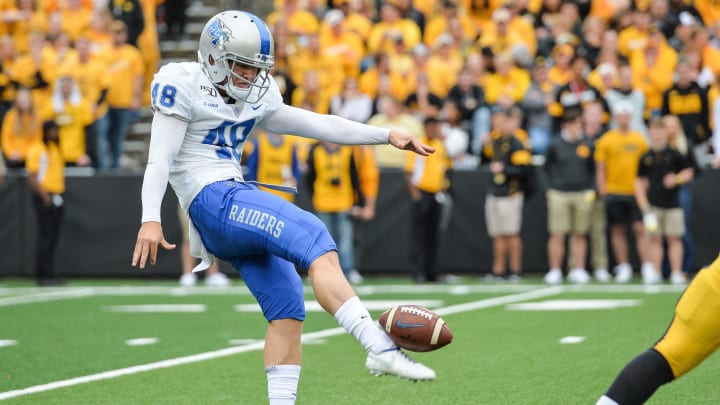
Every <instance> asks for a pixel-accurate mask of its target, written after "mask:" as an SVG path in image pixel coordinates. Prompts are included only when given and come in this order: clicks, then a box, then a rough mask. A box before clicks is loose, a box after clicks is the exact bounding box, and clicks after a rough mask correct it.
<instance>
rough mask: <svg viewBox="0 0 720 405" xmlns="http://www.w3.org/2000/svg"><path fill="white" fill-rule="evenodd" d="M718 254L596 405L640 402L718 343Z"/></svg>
mask: <svg viewBox="0 0 720 405" xmlns="http://www.w3.org/2000/svg"><path fill="white" fill-rule="evenodd" d="M719 292H720V256H718V258H717V259H715V261H714V262H713V263H712V264H711V265H710V266H708V267H707V268H705V269H703V270H701V271H700V272H699V273H698V274H697V275H696V276H695V278H694V279H693V281H692V282H691V283H690V285H688V288H687V289H686V290H685V292H684V293H683V295H682V296H681V297H680V300H679V301H678V303H677V306H676V307H675V316H674V317H673V320H672V322H671V323H670V326H669V327H668V329H667V331H666V332H665V334H664V335H663V336H662V337H661V338H660V340H659V341H658V342H657V343H655V345H654V346H653V347H652V348H650V349H648V350H647V351H645V352H643V353H641V354H640V355H638V356H637V357H635V358H634V359H633V360H632V361H630V363H628V364H627V365H626V366H625V368H623V369H622V371H620V374H618V376H617V377H615V381H614V382H613V383H612V385H611V386H610V388H609V389H608V390H607V392H606V393H605V395H603V396H602V397H600V399H598V401H597V403H596V405H635V404H642V403H644V402H645V401H646V400H647V399H648V398H650V396H651V395H652V394H653V393H654V392H655V390H657V389H658V388H659V387H660V386H661V385H663V384H665V383H668V382H670V381H673V380H675V379H677V378H680V377H681V376H682V375H684V374H685V373H687V372H688V371H690V370H692V369H693V368H695V366H697V365H698V364H700V363H701V362H702V361H703V360H705V359H706V358H707V357H708V356H710V355H711V354H712V353H714V352H715V351H716V350H717V348H718V346H720V324H719V323H718V321H717V316H718V315H717V314H718V313H720V293H719Z"/></svg>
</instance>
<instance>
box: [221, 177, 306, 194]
mask: <svg viewBox="0 0 720 405" xmlns="http://www.w3.org/2000/svg"><path fill="white" fill-rule="evenodd" d="M217 183H225V184H226V185H228V186H234V185H235V184H237V183H241V184H251V185H254V186H260V187H265V188H269V189H271V190H276V191H280V192H282V193H290V194H297V193H298V190H297V187H292V186H281V185H279V184H269V183H262V182H259V181H252V180H243V179H227V180H221V181H218V182H217Z"/></svg>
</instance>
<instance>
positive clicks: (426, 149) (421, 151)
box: [412, 140, 435, 156]
mask: <svg viewBox="0 0 720 405" xmlns="http://www.w3.org/2000/svg"><path fill="white" fill-rule="evenodd" d="M412 147H413V150H414V151H415V153H417V154H418V155H422V156H428V155H429V154H431V153H433V152H435V148H433V147H432V146H429V145H425V144H424V143H422V142H420V141H418V140H415V141H414V142H413V144H412Z"/></svg>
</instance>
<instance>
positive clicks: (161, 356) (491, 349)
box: [0, 279, 720, 405]
mask: <svg viewBox="0 0 720 405" xmlns="http://www.w3.org/2000/svg"><path fill="white" fill-rule="evenodd" d="M358 292H359V293H360V296H361V298H362V299H363V301H364V302H365V303H366V304H367V305H369V306H371V307H372V308H375V309H374V310H373V311H372V313H373V314H374V315H375V316H377V315H379V314H380V312H382V309H384V308H388V307H389V306H392V305H395V303H400V302H402V303H420V304H422V305H426V306H428V307H431V308H433V309H435V310H436V311H438V312H439V313H441V314H442V315H443V317H444V319H445V320H446V321H447V323H448V325H449V326H450V327H451V329H452V331H453V333H454V335H455V340H454V341H453V343H452V344H450V345H449V346H447V347H445V348H443V349H441V350H438V351H436V352H432V353H424V354H414V355H413V357H414V358H416V359H417V360H420V361H422V362H424V363H426V364H427V365H429V366H430V367H433V368H434V369H435V370H436V372H437V375H438V378H437V380H435V381H433V382H428V383H412V382H408V381H403V380H399V379H396V378H394V377H374V376H371V375H370V374H368V373H367V371H366V370H365V367H364V360H365V356H364V352H363V350H362V348H361V347H360V346H359V345H358V344H356V343H355V341H354V340H353V339H352V338H351V337H350V336H348V335H347V334H345V333H343V332H342V330H340V329H339V328H338V325H337V323H336V322H335V320H334V319H333V318H332V317H330V316H329V315H327V314H326V313H324V312H319V311H316V310H314V307H315V306H316V305H314V304H313V303H312V301H313V296H312V294H311V293H310V291H308V295H307V296H306V299H307V301H309V303H308V309H309V310H308V317H307V321H306V323H305V330H304V332H305V335H306V336H305V345H304V347H303V350H304V351H303V356H304V358H303V369H302V376H301V379H300V386H299V392H298V401H297V403H298V404H322V405H334V404H352V405H356V404H401V405H403V404H413V405H415V404H532V405H537V404H594V402H595V400H596V399H597V397H598V396H599V395H600V394H601V393H602V392H603V391H604V390H605V389H606V388H607V386H608V385H609V383H610V382H611V381H612V379H613V378H614V376H615V374H616V373H617V372H618V371H619V369H620V368H621V367H622V366H623V365H624V364H625V363H626V362H627V361H628V360H630V359H631V358H632V357H633V356H634V355H635V354H637V353H639V352H640V351H642V350H645V349H646V348H647V347H649V346H650V345H651V344H652V343H653V342H654V340H655V339H657V338H658V337H659V336H660V335H661V334H662V332H663V331H664V330H665V328H666V327H667V324H668V322H669V321H670V318H671V316H672V310H673V306H674V304H675V301H676V300H677V298H678V296H679V295H680V293H681V290H680V289H678V288H674V287H670V286H662V287H652V288H646V287H643V286H640V285H630V286H615V285H608V286H602V285H590V286H584V287H573V286H568V285H566V286H562V287H552V288H549V287H546V286H543V285H540V284H539V283H537V282H535V283H533V282H532V281H525V282H524V283H522V284H494V283H484V282H481V281H476V280H469V281H468V282H467V283H466V284H452V285H432V286H429V285H427V286H426V285H420V286H416V285H412V284H408V283H406V282H405V280H402V279H395V280H370V281H369V282H367V283H365V284H363V285H362V286H361V287H359V288H358ZM253 304H254V299H253V297H252V296H251V295H250V294H249V293H248V292H247V290H246V289H245V288H244V287H243V286H242V284H241V283H240V282H239V281H237V280H235V285H234V286H233V287H231V288H228V289H208V288H205V287H195V288H190V289H181V288H177V287H176V286H175V283H174V282H138V281H133V282H127V281H115V282H108V281H74V282H71V283H70V284H69V286H67V287H63V288H55V289H54V288H44V289H38V288H35V287H31V286H30V284H28V283H23V282H8V281H6V282H2V281H0V400H2V399H5V400H6V402H7V403H8V404H225V403H228V404H229V403H233V404H264V403H266V399H265V397H266V383H265V374H264V372H263V368H262V338H263V335H264V320H263V318H262V315H261V314H260V313H258V312H256V311H257V309H256V306H255V305H253ZM528 304H531V305H529V307H528ZM535 304H543V306H544V307H541V308H537V305H535ZM578 306H583V307H602V308H601V309H588V308H586V309H569V308H571V307H572V308H576V307H578ZM557 307H561V308H564V309H563V310H558V309H557ZM553 308H554V309H553ZM568 337H570V339H569V340H571V341H574V342H575V343H561V339H563V338H566V339H565V340H568V339H567V338H568ZM573 337H574V338H573ZM573 339H574V340H573ZM563 341H564V340H563ZM132 343H134V344H132ZM719 372H720V360H719V359H718V358H711V359H710V360H708V361H707V362H706V363H704V364H702V365H701V366H700V367H699V368H698V369H697V370H695V371H693V372H692V373H690V374H689V375H687V376H685V377H683V378H682V379H681V380H679V381H677V382H674V383H673V384H670V385H669V386H666V387H664V388H661V389H660V391H659V392H658V393H657V394H656V395H655V397H653V400H652V401H651V402H650V403H653V404H680V403H685V404H717V403H720V390H718V389H717V388H716V387H717V376H718V373H719Z"/></svg>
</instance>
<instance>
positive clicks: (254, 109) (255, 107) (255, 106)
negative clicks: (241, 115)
mask: <svg viewBox="0 0 720 405" xmlns="http://www.w3.org/2000/svg"><path fill="white" fill-rule="evenodd" d="M260 107H262V104H258V105H254V106H252V109H253V111H257V109H258V108H260Z"/></svg>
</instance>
